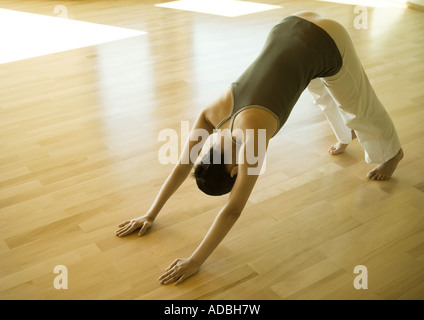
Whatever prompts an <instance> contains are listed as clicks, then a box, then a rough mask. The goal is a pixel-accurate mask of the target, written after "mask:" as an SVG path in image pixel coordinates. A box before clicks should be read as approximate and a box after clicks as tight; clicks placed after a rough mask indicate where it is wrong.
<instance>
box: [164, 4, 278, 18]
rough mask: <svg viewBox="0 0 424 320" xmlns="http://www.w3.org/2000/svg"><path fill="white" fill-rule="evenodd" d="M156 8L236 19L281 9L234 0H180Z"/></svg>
mask: <svg viewBox="0 0 424 320" xmlns="http://www.w3.org/2000/svg"><path fill="white" fill-rule="evenodd" d="M156 6H157V7H164V8H171V9H177V10H185V11H193V12H200V13H208V14H214V15H219V16H225V17H238V16H242V15H246V14H251V13H257V12H262V11H267V10H273V9H277V8H281V7H280V6H273V5H268V4H263V3H256V2H250V1H236V0H181V1H172V2H167V3H162V4H157V5H156Z"/></svg>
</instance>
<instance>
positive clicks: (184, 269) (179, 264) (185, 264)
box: [159, 258, 200, 285]
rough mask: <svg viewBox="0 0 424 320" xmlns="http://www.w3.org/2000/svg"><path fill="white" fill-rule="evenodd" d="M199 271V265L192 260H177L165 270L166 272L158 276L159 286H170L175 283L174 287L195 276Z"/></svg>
mask: <svg viewBox="0 0 424 320" xmlns="http://www.w3.org/2000/svg"><path fill="white" fill-rule="evenodd" d="M199 269H200V265H199V264H198V263H196V262H195V261H193V260H192V259H190V258H188V259H177V260H175V261H174V262H173V263H172V264H171V265H170V266H169V267H168V269H166V272H165V273H164V274H163V275H162V276H160V278H159V282H160V284H170V283H173V282H175V285H178V284H180V283H182V282H183V281H184V280H186V279H187V278H189V277H191V276H192V275H194V274H196V273H197V272H198V271H199Z"/></svg>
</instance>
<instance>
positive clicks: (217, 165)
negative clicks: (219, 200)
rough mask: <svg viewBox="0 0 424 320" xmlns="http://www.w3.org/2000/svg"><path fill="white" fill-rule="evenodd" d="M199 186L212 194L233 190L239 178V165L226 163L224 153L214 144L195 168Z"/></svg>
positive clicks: (217, 194)
mask: <svg viewBox="0 0 424 320" xmlns="http://www.w3.org/2000/svg"><path fill="white" fill-rule="evenodd" d="M194 177H195V178H196V183H197V186H198V187H199V189H200V190H202V191H203V192H204V193H206V194H208V195H211V196H221V195H224V194H226V193H228V192H230V191H231V189H232V188H233V186H234V183H235V181H236V178H237V166H233V165H231V164H230V165H228V164H225V163H224V154H221V152H219V150H217V148H215V147H214V146H212V147H211V148H210V149H209V152H207V153H206V154H205V155H204V156H203V158H202V160H201V161H200V163H198V164H197V165H196V167H195V168H194Z"/></svg>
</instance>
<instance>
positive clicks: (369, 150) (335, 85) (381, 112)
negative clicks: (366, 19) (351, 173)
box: [320, 19, 403, 180]
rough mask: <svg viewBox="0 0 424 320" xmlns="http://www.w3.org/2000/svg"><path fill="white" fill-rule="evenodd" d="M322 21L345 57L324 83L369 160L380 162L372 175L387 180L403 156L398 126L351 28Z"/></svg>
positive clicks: (322, 24) (329, 21) (372, 177)
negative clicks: (358, 51)
mask: <svg viewBox="0 0 424 320" xmlns="http://www.w3.org/2000/svg"><path fill="white" fill-rule="evenodd" d="M320 23H321V25H320V26H321V27H322V28H323V29H324V30H325V31H327V32H328V33H329V34H330V36H331V37H332V38H333V40H334V41H335V42H336V44H337V47H338V48H339V51H340V54H341V55H342V58H343V66H342V68H341V70H340V71H339V72H338V73H337V74H336V75H334V76H331V77H328V78H324V79H323V83H324V85H325V86H326V87H327V89H328V91H329V93H330V95H331V96H332V97H333V99H334V100H335V101H336V102H337V103H338V104H339V105H340V113H341V116H342V118H343V119H344V121H345V123H346V125H347V126H348V127H349V128H351V129H352V130H355V132H356V135H357V138H358V141H359V142H360V144H361V145H362V147H363V148H364V151H365V160H366V162H368V163H376V164H378V165H377V167H375V168H374V170H372V171H371V172H369V173H368V177H369V178H370V179H372V180H387V179H389V178H390V177H391V176H392V174H393V172H394V171H395V169H396V167H397V164H398V163H399V161H400V160H401V159H402V157H403V151H402V149H401V145H400V141H399V138H398V135H397V132H396V129H395V127H394V125H393V122H392V120H391V118H390V116H389V114H388V113H387V111H386V110H385V108H384V106H383V105H382V103H381V102H380V100H379V99H378V97H377V95H376V93H375V91H374V89H373V88H372V86H371V83H370V81H369V79H368V77H367V75H366V73H365V71H364V69H363V67H362V64H361V62H360V61H359V58H358V56H357V54H356V51H355V49H354V46H353V43H352V40H351V39H350V37H349V35H348V33H347V31H346V30H345V29H344V28H343V27H342V26H341V25H340V24H338V23H337V22H335V21H333V20H329V19H322V20H320Z"/></svg>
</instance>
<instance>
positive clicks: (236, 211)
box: [222, 207, 242, 221]
mask: <svg viewBox="0 0 424 320" xmlns="http://www.w3.org/2000/svg"><path fill="white" fill-rule="evenodd" d="M241 212H242V209H240V208H232V207H225V208H224V210H223V211H222V215H224V216H225V217H226V218H228V219H230V220H233V221H236V220H237V219H238V218H240V216H241Z"/></svg>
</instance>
